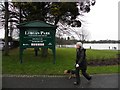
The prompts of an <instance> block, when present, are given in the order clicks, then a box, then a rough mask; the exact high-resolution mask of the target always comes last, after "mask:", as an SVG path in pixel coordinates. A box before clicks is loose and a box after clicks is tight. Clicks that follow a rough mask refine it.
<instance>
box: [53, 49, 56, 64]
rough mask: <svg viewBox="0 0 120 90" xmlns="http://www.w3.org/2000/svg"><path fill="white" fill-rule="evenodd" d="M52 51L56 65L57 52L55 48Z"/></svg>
mask: <svg viewBox="0 0 120 90" xmlns="http://www.w3.org/2000/svg"><path fill="white" fill-rule="evenodd" d="M52 51H53V64H55V63H56V50H55V48H54V49H52Z"/></svg>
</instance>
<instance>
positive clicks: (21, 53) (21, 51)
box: [19, 48, 23, 64]
mask: <svg viewBox="0 0 120 90" xmlns="http://www.w3.org/2000/svg"><path fill="white" fill-rule="evenodd" d="M22 56H23V49H22V48H20V57H19V58H20V63H21V64H22V63H23V60H22V59H23V58H22Z"/></svg>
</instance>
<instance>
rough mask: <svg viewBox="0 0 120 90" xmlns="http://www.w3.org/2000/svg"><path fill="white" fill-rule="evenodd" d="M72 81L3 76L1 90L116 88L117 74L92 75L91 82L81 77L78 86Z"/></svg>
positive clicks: (49, 77) (58, 78)
mask: <svg viewBox="0 0 120 90" xmlns="http://www.w3.org/2000/svg"><path fill="white" fill-rule="evenodd" d="M74 81H75V78H72V79H68V76H44V75H43V76H41V75H38V76H35V75H34V76H32V75H29V76H23V75H18V76H15V75H3V76H2V88H118V74H107V75H93V76H92V80H91V81H87V80H86V79H85V78H84V77H83V76H81V84H80V85H78V86H75V85H73V82H74ZM119 81H120V79H119Z"/></svg>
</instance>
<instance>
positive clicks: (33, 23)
mask: <svg viewBox="0 0 120 90" xmlns="http://www.w3.org/2000/svg"><path fill="white" fill-rule="evenodd" d="M22 27H23V28H24V27H34V28H40V27H41V28H56V27H57V26H55V25H52V24H48V23H46V22H44V21H29V22H24V23H20V24H19V25H18V28H22Z"/></svg>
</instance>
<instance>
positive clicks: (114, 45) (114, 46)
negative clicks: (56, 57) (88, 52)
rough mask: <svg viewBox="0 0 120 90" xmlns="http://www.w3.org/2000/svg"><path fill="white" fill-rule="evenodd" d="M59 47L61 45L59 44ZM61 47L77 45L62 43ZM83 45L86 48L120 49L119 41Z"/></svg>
mask: <svg viewBox="0 0 120 90" xmlns="http://www.w3.org/2000/svg"><path fill="white" fill-rule="evenodd" d="M57 47H59V45H57ZM60 47H66V48H73V47H75V45H60ZM83 47H84V48H86V49H90V48H91V49H99V50H109V49H110V50H120V44H119V45H118V43H85V44H83Z"/></svg>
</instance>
